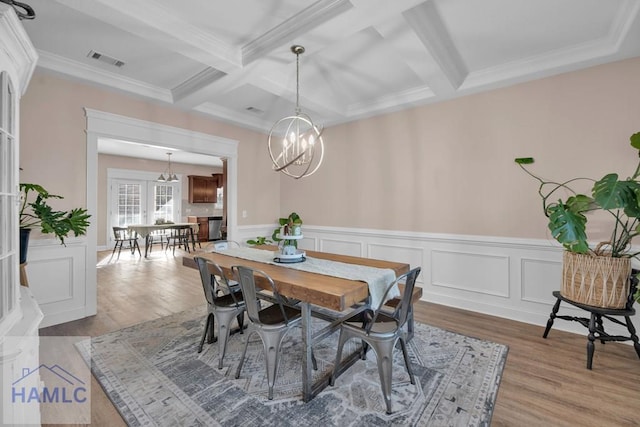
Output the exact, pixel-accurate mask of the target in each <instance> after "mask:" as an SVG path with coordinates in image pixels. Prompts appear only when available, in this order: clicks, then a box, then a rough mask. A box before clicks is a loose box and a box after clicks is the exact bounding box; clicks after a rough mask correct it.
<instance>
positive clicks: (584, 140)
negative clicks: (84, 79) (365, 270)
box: [21, 59, 640, 238]
mask: <svg viewBox="0 0 640 427" xmlns="http://www.w3.org/2000/svg"><path fill="white" fill-rule="evenodd" d="M83 107H89V108H92V109H96V110H101V111H106V112H111V113H115V114H120V115H125V116H129V117H134V118H138V119H143V120H149V121H154V122H158V123H163V124H167V125H171V126H177V127H182V128H186V129H191V130H195V131H200V132H205V133H209V134H212V135H218V136H222V137H226V138H231V139H236V140H238V141H240V145H239V155H240V160H239V183H238V184H239V194H238V198H239V203H238V212H242V210H248V211H249V217H248V218H246V219H243V218H238V223H239V225H248V224H267V223H273V222H274V221H275V220H276V218H277V217H279V216H281V215H285V214H288V213H289V212H291V211H293V210H295V211H297V212H298V213H299V214H300V215H301V216H302V218H303V219H304V221H305V223H306V224H313V225H327V226H342V227H359V228H373V229H389V230H407V231H416V232H432V233H454V234H472V235H487V236H505V237H531V238H547V237H548V233H547V231H546V221H545V219H544V217H543V216H542V213H541V208H540V200H539V198H538V196H537V193H536V191H537V185H536V183H535V182H534V181H533V180H532V179H531V178H529V177H528V176H526V175H525V174H524V173H523V172H522V171H521V170H520V169H519V168H518V167H517V166H516V165H515V164H514V163H513V159H514V158H515V157H523V156H533V157H535V158H536V161H537V163H536V164H535V165H534V169H533V170H535V171H536V172H537V173H539V174H540V175H543V176H545V177H548V178H554V179H558V180H563V179H567V178H571V177H574V176H589V177H593V178H600V177H601V176H602V175H604V174H605V173H608V172H611V171H620V173H621V174H622V175H623V176H627V175H629V174H631V173H632V172H633V169H634V168H635V165H636V162H637V153H634V151H633V150H632V149H631V148H630V146H629V140H628V138H629V136H630V135H631V134H632V133H634V132H638V131H640V59H630V60H626V61H620V62H617V63H612V64H607V65H601V66H597V67H593V68H589V69H586V70H582V71H577V72H572V73H566V74H562V75H558V76H554V77H549V78H545V79H541V80H537V81H533V82H528V83H523V84H519V85H514V86H511V87H507V88H503V89H497V90H494V91H491V92H486V93H481V94H476V95H471V96H467V97H464V98H460V99H455V100H451V101H447V102H442V103H439V104H434V105H427V106H422V107H418V108H413V109H409V110H405V111H402V112H398V113H394V114H389V115H384V116H378V117H374V118H371V119H367V120H361V121H356V122H353V123H348V124H344V125H340V126H335V127H332V128H327V129H325V131H324V138H325V143H326V157H325V164H324V165H323V166H322V167H321V169H320V170H319V171H318V172H317V173H316V174H315V175H314V176H312V177H310V178H306V179H302V180H293V179H291V178H288V177H285V176H279V175H277V174H275V173H274V172H273V171H272V170H271V165H270V162H269V159H268V156H267V153H266V149H265V145H264V144H265V136H264V135H262V134H259V133H256V132H251V131H247V130H243V129H240V128H237V127H234V126H230V125H227V124H224V123H221V122H218V121H215V120H213V119H210V118H207V117H204V116H201V115H197V114H189V113H185V112H182V111H179V110H176V109H174V108H171V107H169V106H164V105H160V104H159V103H154V102H149V101H145V100H142V99H138V98H133V97H130V96H127V95H123V94H120V93H116V92H111V91H106V90H102V89H98V88H96V87H93V86H89V85H84V84H79V83H72V82H70V81H67V80H64V79H61V78H58V77H55V76H52V75H49V74H45V73H42V72H37V73H36V74H35V76H34V79H33V80H32V82H31V85H30V87H29V89H28V91H27V93H26V95H25V97H24V98H23V102H22V109H21V114H22V124H21V132H22V154H21V166H22V167H23V168H24V169H25V170H24V171H23V173H22V180H23V181H25V180H27V181H28V180H33V181H37V182H44V183H47V186H48V187H49V189H50V191H52V192H60V193H63V194H64V195H65V196H66V199H65V200H64V202H65V203H66V204H67V206H75V205H84V203H85V192H86V189H85V187H86V185H85V182H84V181H85V178H84V177H85V168H86V162H85V157H86V154H85V137H84V129H85V119H84V113H83V110H82V108H83ZM595 225H596V226H598V223H597V222H596V223H595Z"/></svg>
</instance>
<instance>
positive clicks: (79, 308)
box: [26, 238, 96, 328]
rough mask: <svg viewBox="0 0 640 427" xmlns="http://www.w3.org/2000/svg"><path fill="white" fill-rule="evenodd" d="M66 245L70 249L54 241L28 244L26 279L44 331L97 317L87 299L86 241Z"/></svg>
mask: <svg viewBox="0 0 640 427" xmlns="http://www.w3.org/2000/svg"><path fill="white" fill-rule="evenodd" d="M65 242H66V244H67V246H64V245H61V244H60V241H59V240H55V239H43V240H35V239H32V240H31V241H30V243H29V253H28V256H27V267H26V269H27V278H28V281H29V289H30V290H31V292H32V293H33V296H34V298H35V299H36V301H37V302H38V305H39V306H40V309H41V310H42V312H43V314H44V320H43V321H42V323H41V324H40V327H41V328H43V327H46V326H51V325H57V324H59V323H64V322H69V321H71V320H76V319H81V318H83V317H86V316H90V315H93V314H96V312H95V306H94V304H93V302H92V301H91V298H89V296H88V295H87V286H86V285H87V282H88V278H87V259H88V257H87V244H86V240H84V239H80V238H78V239H75V238H72V239H65ZM93 271H95V270H93ZM93 280H95V278H94V279H93Z"/></svg>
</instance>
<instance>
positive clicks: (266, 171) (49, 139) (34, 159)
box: [20, 69, 280, 235]
mask: <svg viewBox="0 0 640 427" xmlns="http://www.w3.org/2000/svg"><path fill="white" fill-rule="evenodd" d="M85 107H86V108H90V109H94V110H99V111H104V112H108V113H114V114H119V115H123V116H127V117H132V118H136V119H141V120H147V121H151V122H156V123H161V124H164V125H169V126H175V127H178V128H183V129H189V130H193V131H198V132H203V133H207V134H210V135H215V136H220V137H224V138H229V139H233V140H236V141H239V145H238V153H239V162H238V211H239V212H242V210H247V211H248V212H249V217H248V218H247V219H243V218H238V223H239V225H243V224H250V223H258V224H260V223H272V222H274V221H275V220H276V218H277V217H278V216H279V210H280V207H279V200H280V184H279V183H280V180H279V176H278V175H277V174H276V173H274V172H273V171H272V170H271V166H270V165H271V161H270V160H269V158H268V156H267V150H266V136H265V135H263V134H260V133H258V132H253V131H249V130H246V129H241V128H239V127H236V126H232V125H229V124H226V123H222V122H220V121H216V120H214V119H212V118H209V117H207V116H204V115H201V114H196V113H187V112H184V111H181V110H179V109H177V108H173V107H171V106H168V105H163V104H162V103H160V102H153V101H149V100H145V99H142V98H139V97H133V96H130V95H125V94H122V93H120V92H117V91H111V90H105V89H101V88H98V87H96V86H93V85H89V84H83V83H77V82H72V81H70V80H67V79H64V78H61V77H58V76H57V75H53V74H50V73H47V72H43V71H41V70H40V69H38V70H37V71H36V73H35V74H34V76H33V79H32V80H31V83H30V85H29V88H28V89H27V92H26V94H25V95H24V97H23V98H22V103H21V111H20V112H21V128H20V131H21V153H20V166H21V167H22V168H23V171H22V172H21V174H20V180H21V181H22V182H37V183H41V184H43V185H45V188H47V190H49V191H50V192H52V193H56V194H60V195H62V196H64V197H65V198H64V200H60V201H56V203H55V205H54V207H55V208H58V209H70V208H73V207H79V206H83V207H84V206H86V168H87V162H86V136H85V129H86V118H85V113H84V108H85ZM100 234H102V233H101V231H99V235H100Z"/></svg>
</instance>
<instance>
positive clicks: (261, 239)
mask: <svg viewBox="0 0 640 427" xmlns="http://www.w3.org/2000/svg"><path fill="white" fill-rule="evenodd" d="M270 243H273V241H271V240H269V239H267V238H266V237H264V236H258V237H256V238H255V239H249V240H247V244H248V245H251V246H261V245H268V244H270Z"/></svg>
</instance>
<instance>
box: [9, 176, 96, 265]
mask: <svg viewBox="0 0 640 427" xmlns="http://www.w3.org/2000/svg"><path fill="white" fill-rule="evenodd" d="M20 191H21V192H22V199H21V204H20V244H21V250H20V263H21V264H22V263H24V262H26V249H27V246H28V242H29V234H30V232H31V230H32V229H34V228H39V229H40V231H41V232H42V233H43V234H53V235H55V236H56V237H57V238H58V239H59V240H60V244H62V245H64V244H65V242H64V239H65V237H67V236H68V235H69V233H71V232H73V234H74V236H76V237H77V236H81V235H84V234H86V232H87V228H88V227H89V225H90V222H89V218H90V217H91V215H89V214H87V210H86V209H83V208H75V209H71V210H70V211H56V210H54V209H53V208H52V207H51V206H50V205H49V204H48V203H47V200H48V199H63V198H64V197H62V196H58V195H56V194H51V193H49V192H48V191H47V190H45V189H44V188H43V187H42V186H41V185H38V184H29V183H20Z"/></svg>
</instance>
